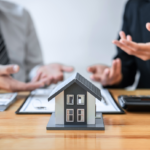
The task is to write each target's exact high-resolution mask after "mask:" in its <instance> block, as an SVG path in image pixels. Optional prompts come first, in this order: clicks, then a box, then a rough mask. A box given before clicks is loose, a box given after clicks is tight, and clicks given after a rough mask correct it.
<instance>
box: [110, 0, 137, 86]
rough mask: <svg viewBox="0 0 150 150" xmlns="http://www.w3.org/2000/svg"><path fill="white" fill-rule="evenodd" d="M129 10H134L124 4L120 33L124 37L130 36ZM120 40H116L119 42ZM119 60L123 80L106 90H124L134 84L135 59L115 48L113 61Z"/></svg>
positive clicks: (128, 4)
mask: <svg viewBox="0 0 150 150" xmlns="http://www.w3.org/2000/svg"><path fill="white" fill-rule="evenodd" d="M130 9H134V8H132V7H130V1H128V3H127V4H126V7H125V12H124V16H123V27H122V31H124V32H125V33H126V35H131V33H130V22H131V19H132V17H131V13H130V12H131V11H130ZM131 36H132V35H131ZM119 39H120V38H118V40H119ZM116 58H120V59H121V62H122V74H123V80H122V82H121V83H120V85H118V86H110V87H107V88H125V87H127V86H130V85H132V84H133V83H134V80H135V75H136V71H137V66H136V62H135V57H134V56H131V55H128V54H127V53H125V52H124V51H123V50H121V49H120V48H119V47H117V55H116V56H115V58H114V59H116Z"/></svg>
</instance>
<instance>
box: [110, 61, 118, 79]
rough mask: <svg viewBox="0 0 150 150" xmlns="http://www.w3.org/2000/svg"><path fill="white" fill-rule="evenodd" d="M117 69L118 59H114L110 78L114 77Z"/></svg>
mask: <svg viewBox="0 0 150 150" xmlns="http://www.w3.org/2000/svg"><path fill="white" fill-rule="evenodd" d="M116 69H117V61H116V60H113V62H112V67H111V68H110V76H109V77H110V78H113V77H114V75H115V72H116Z"/></svg>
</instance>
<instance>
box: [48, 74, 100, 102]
mask: <svg viewBox="0 0 150 150" xmlns="http://www.w3.org/2000/svg"><path fill="white" fill-rule="evenodd" d="M73 83H76V84H78V85H79V86H80V87H82V88H83V89H84V90H86V91H88V92H89V93H91V94H92V95H93V96H94V97H96V98H97V99H99V100H101V93H100V89H98V88H97V87H96V86H95V85H93V84H92V83H91V82H89V81H88V80H87V79H85V78H84V77H83V76H81V75H80V74H79V73H75V74H74V75H72V76H71V77H70V78H68V79H67V80H65V81H63V82H62V83H60V84H59V85H58V86H57V87H56V88H55V89H54V90H53V91H52V92H51V93H50V95H49V98H48V101H50V100H52V99H53V98H54V97H55V96H57V95H58V94H59V93H61V92H62V91H64V90H65V89H67V88H68V87H69V86H71V85H72V84H73Z"/></svg>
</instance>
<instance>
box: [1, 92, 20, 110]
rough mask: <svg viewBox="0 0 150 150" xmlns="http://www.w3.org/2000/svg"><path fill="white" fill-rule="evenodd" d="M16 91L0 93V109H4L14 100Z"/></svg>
mask: <svg viewBox="0 0 150 150" xmlns="http://www.w3.org/2000/svg"><path fill="white" fill-rule="evenodd" d="M16 97H17V93H0V111H4V110H6V109H7V108H8V107H9V106H10V105H11V104H12V103H14V102H15V100H16Z"/></svg>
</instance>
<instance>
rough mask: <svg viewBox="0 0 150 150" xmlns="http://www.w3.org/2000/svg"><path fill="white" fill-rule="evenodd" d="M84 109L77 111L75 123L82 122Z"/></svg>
mask: <svg viewBox="0 0 150 150" xmlns="http://www.w3.org/2000/svg"><path fill="white" fill-rule="evenodd" d="M84 120H85V116H84V109H77V122H84Z"/></svg>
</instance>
